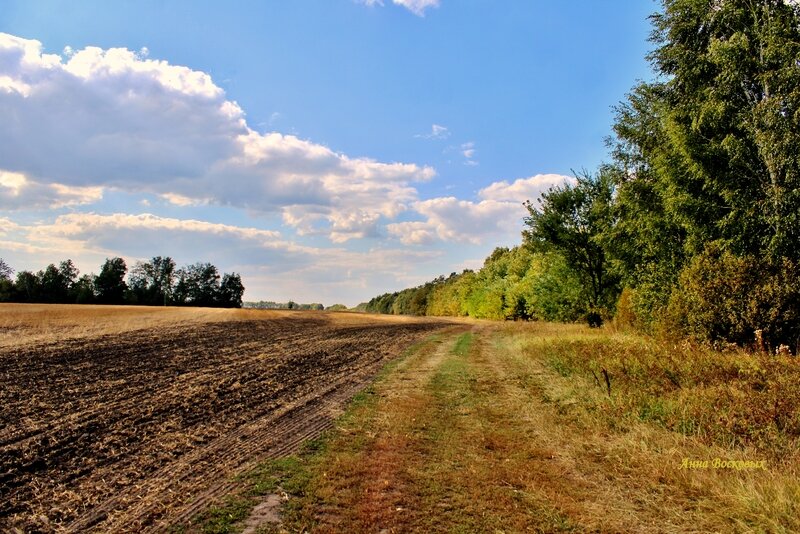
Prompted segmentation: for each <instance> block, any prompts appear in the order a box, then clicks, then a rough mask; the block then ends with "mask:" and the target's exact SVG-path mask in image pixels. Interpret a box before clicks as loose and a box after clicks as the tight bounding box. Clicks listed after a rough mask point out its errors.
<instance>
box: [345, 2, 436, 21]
mask: <svg viewBox="0 0 800 534" xmlns="http://www.w3.org/2000/svg"><path fill="white" fill-rule="evenodd" d="M358 1H359V2H360V3H362V4H364V5H367V6H383V0H358ZM392 3H393V4H395V5H398V6H403V7H404V8H406V9H407V10H409V11H411V12H412V13H414V14H415V15H417V16H418V17H424V16H425V10H427V9H429V8H432V7H439V3H440V0H392Z"/></svg>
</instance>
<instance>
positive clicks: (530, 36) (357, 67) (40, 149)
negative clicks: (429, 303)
mask: <svg viewBox="0 0 800 534" xmlns="http://www.w3.org/2000/svg"><path fill="white" fill-rule="evenodd" d="M657 7H658V6H657V5H656V4H655V3H654V2H649V1H636V2H634V1H615V2H612V1H607V2H599V1H575V2H562V1H533V0H530V1H508V2H498V1H493V2H490V1H486V0H484V1H478V0H439V1H436V0H383V1H382V2H380V1H375V0H372V1H370V0H362V1H354V0H316V1H310V0H294V1H292V2H277V1H274V2H230V3H225V4H222V3H218V2H198V1H192V2H189V1H186V2H178V1H166V2H164V1H159V2H150V1H139V2H113V3H112V2H94V1H82V2H62V1H49V2H33V1H20V2H14V1H0V32H2V34H3V35H0V257H2V258H4V259H5V260H6V262H7V263H9V264H10V265H11V266H12V267H14V268H16V269H17V270H22V269H31V270H38V269H41V268H43V267H44V266H45V265H46V264H47V263H51V262H57V261H60V260H62V259H65V258H67V257H69V258H72V259H73V260H74V261H75V262H76V264H77V265H78V267H79V268H80V269H81V271H82V272H87V273H88V272H92V271H94V272H96V271H97V270H98V269H99V265H100V264H101V263H102V261H103V260H104V259H105V258H106V257H111V256H115V255H119V256H122V257H124V258H126V260H128V263H129V264H132V263H133V262H135V261H137V260H140V259H146V258H148V257H151V256H154V255H171V256H173V257H174V258H175V259H176V261H177V262H178V263H179V264H185V263H191V262H195V261H211V262H213V263H214V264H216V265H217V266H218V267H219V268H220V269H221V270H223V271H237V272H240V273H241V274H242V276H243V279H244V282H245V286H246V287H247V292H246V294H245V298H246V299H249V300H257V299H268V300H288V299H294V300H296V301H304V302H305V301H322V302H324V303H326V304H332V303H334V302H343V303H345V304H349V305H354V304H356V303H358V302H359V301H362V300H366V299H368V298H369V297H371V296H374V295H375V294H378V293H381V292H384V291H391V290H397V289H400V288H403V287H407V286H410V285H416V284H418V283H421V282H423V281H425V280H428V279H431V278H433V277H435V276H438V275H439V274H448V273H450V272H452V271H460V270H461V269H463V268H465V267H478V266H479V265H480V264H481V262H482V260H483V258H484V257H485V256H486V255H487V254H488V253H489V252H490V251H491V250H492V249H493V248H494V247H495V246H498V245H514V244H516V243H518V242H519V234H520V230H521V229H522V216H523V215H524V210H522V208H521V203H522V202H523V201H525V200H526V199H528V198H531V199H534V198H535V197H537V196H538V194H539V193H540V192H541V191H542V190H545V189H546V188H547V187H549V186H550V185H554V184H558V183H561V182H563V181H564V180H567V179H569V178H568V177H569V176H570V175H571V171H572V170H576V171H580V170H582V169H588V170H592V169H594V168H596V167H597V165H598V164H599V163H600V162H602V161H603V160H604V159H607V150H606V147H605V146H604V142H603V140H604V138H605V137H606V136H607V135H609V134H610V132H611V128H610V125H611V121H612V115H613V113H612V109H611V107H612V106H613V105H614V104H616V103H617V102H618V101H620V100H621V99H622V98H623V97H624V95H625V93H626V92H627V91H628V90H629V89H630V88H631V87H632V86H633V85H634V83H635V82H636V80H637V79H647V78H649V77H650V76H651V74H650V69H649V66H648V64H647V62H646V60H645V59H644V56H645V55H646V53H647V51H648V50H649V48H650V45H649V43H648V42H647V36H648V33H649V31H650V27H649V23H648V21H647V16H648V15H649V14H650V13H652V12H654V11H655V10H656V9H657Z"/></svg>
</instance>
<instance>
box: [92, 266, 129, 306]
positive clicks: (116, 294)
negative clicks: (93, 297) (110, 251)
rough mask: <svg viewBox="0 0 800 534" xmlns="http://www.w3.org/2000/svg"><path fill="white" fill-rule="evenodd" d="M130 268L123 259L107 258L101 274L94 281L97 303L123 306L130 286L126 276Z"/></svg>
mask: <svg viewBox="0 0 800 534" xmlns="http://www.w3.org/2000/svg"><path fill="white" fill-rule="evenodd" d="M127 272H128V266H127V265H126V264H125V260H124V259H122V258H106V261H105V263H103V266H102V267H101V268H100V274H98V275H97V276H96V277H95V279H94V290H95V292H96V294H97V301H98V302H100V303H101V304H122V303H123V302H124V301H125V293H126V291H127V290H128V285H127V284H126V283H125V274H126V273H127Z"/></svg>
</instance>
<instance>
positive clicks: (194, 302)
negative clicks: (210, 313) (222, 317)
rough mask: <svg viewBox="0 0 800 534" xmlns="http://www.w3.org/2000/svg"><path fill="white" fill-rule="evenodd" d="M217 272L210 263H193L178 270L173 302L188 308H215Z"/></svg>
mask: <svg viewBox="0 0 800 534" xmlns="http://www.w3.org/2000/svg"><path fill="white" fill-rule="evenodd" d="M219 278H220V277H219V271H218V270H217V268H216V267H215V266H214V265H212V264H210V263H195V264H192V265H188V266H186V267H183V268H181V269H179V270H178V272H177V284H176V285H175V295H174V297H175V302H176V303H179V304H188V305H190V306H216V305H217V301H218V299H219V289H220V286H219Z"/></svg>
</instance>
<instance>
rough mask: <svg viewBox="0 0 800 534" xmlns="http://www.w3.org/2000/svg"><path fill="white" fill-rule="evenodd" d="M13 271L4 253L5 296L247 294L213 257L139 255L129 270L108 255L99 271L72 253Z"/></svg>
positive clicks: (135, 298) (116, 299) (174, 299)
mask: <svg viewBox="0 0 800 534" xmlns="http://www.w3.org/2000/svg"><path fill="white" fill-rule="evenodd" d="M13 275H14V270H13V269H12V268H11V267H9V266H8V264H6V262H5V261H3V260H2V259H0V302H38V303H60V304H138V305H145V306H167V305H171V306H208V307H219V308H241V307H242V295H243V294H244V285H243V284H242V279H241V277H240V276H239V275H238V274H236V273H231V274H228V273H225V274H223V275H221V276H220V273H219V270H218V269H217V267H215V266H214V265H212V264H210V263H194V264H191V265H186V266H184V267H181V268H176V264H175V261H174V260H173V259H172V258H170V257H169V256H164V257H162V256H156V257H154V258H152V259H151V260H149V261H138V262H136V263H135V264H134V266H133V267H132V268H131V269H130V272H128V266H127V264H126V263H125V260H124V259H123V258H107V259H106V261H105V262H104V263H103V265H102V266H101V267H100V273H99V274H96V275H95V274H85V275H83V276H81V275H80V272H79V271H78V269H77V268H76V267H75V264H74V263H73V262H72V260H69V259H68V260H64V261H62V262H61V263H59V264H58V265H55V264H52V263H51V264H50V265H48V266H47V267H46V268H45V269H43V270H41V271H38V272H36V273H34V272H32V271H20V272H19V273H17V275H16V277H14V276H13ZM126 275H127V280H126Z"/></svg>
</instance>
